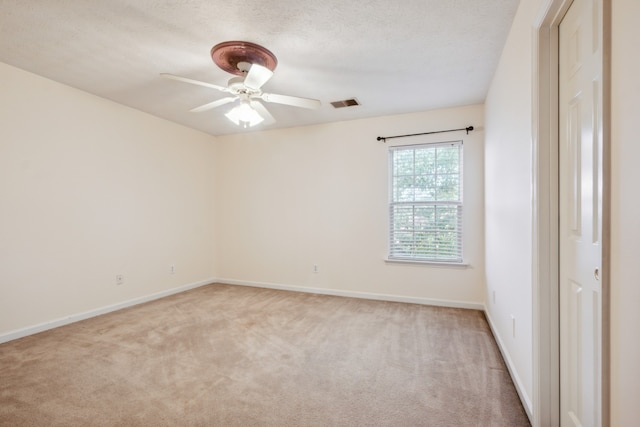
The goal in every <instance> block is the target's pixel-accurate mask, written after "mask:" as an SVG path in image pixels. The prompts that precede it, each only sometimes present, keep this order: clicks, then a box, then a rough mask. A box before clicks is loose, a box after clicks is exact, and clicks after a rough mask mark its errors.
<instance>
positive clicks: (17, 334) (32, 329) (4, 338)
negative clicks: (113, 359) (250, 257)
mask: <svg viewBox="0 0 640 427" xmlns="http://www.w3.org/2000/svg"><path fill="white" fill-rule="evenodd" d="M214 282H216V279H213V278H212V279H207V280H202V281H199V282H195V283H189V284H187V285H183V286H179V287H177V288H172V289H167V290H166V291H161V292H156V293H154V294H151V295H145V296H143V297H139V298H134V299H131V300H128V301H123V302H120V303H117V304H112V305H108V306H106V307H101V308H97V309H95V310H89V311H85V312H83V313H78V314H72V315H71V316H67V317H63V318H60V319H56V320H52V321H49V322H44V323H40V324H38V325H34V326H28V327H26V328H22V329H18V330H15V331H11V332H7V333H4V334H0V344H2V343H4V342H8V341H12V340H16V339H18V338H23V337H26V336H29V335H33V334H37V333H39V332H44V331H47V330H49V329H53V328H57V327H59V326H64V325H68V324H70V323H74V322H79V321H80V320H85V319H89V318H91V317H96V316H100V315H101V314H107V313H110V312H112V311H116V310H121V309H123V308H127V307H132V306H134V305H138V304H142V303H145V302H149V301H153V300H156V299H159V298H164V297H167V296H169V295H173V294H177V293H180V292H184V291H188V290H189V289H195V288H198V287H200V286H204V285H208V284H210V283H214Z"/></svg>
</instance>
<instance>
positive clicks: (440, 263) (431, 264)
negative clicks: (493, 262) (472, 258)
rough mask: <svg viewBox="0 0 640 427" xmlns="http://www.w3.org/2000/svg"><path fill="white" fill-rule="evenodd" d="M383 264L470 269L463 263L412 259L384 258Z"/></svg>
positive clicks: (469, 266) (468, 265)
mask: <svg viewBox="0 0 640 427" xmlns="http://www.w3.org/2000/svg"><path fill="white" fill-rule="evenodd" d="M384 262H386V263H389V264H409V265H423V266H425V267H449V268H471V265H470V264H467V263H465V262H444V261H417V260H412V259H396V258H385V260H384Z"/></svg>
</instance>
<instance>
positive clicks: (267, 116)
mask: <svg viewBox="0 0 640 427" xmlns="http://www.w3.org/2000/svg"><path fill="white" fill-rule="evenodd" d="M249 105H251V108H253V109H254V110H256V111H257V112H258V114H260V116H262V118H263V119H264V122H263V123H264V124H265V125H270V124H271V123H275V121H276V119H275V118H274V117H273V116H272V115H271V113H270V112H269V110H267V109H266V108H265V106H264V105H262V104H261V103H260V102H258V101H251V102H250V103H249Z"/></svg>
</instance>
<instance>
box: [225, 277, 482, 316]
mask: <svg viewBox="0 0 640 427" xmlns="http://www.w3.org/2000/svg"><path fill="white" fill-rule="evenodd" d="M218 283H225V284H228V285H239V286H252V287H255V288H268V289H279V290H283V291H294V292H307V293H311V294H322V295H334V296H339V297H349V298H362V299H371V300H379V301H393V302H407V303H411V304H423V305H435V306H440V307H453V308H468V309H473V310H483V311H484V304H480V303H474V302H465V301H449V300H440V299H432V298H420V297H407V296H400V295H391V294H374V293H370V292H359V291H345V290H341V289H327V288H310V287H306V286H296V285H284V284H280V283H265V282H250V281H246V280H234V279H218Z"/></svg>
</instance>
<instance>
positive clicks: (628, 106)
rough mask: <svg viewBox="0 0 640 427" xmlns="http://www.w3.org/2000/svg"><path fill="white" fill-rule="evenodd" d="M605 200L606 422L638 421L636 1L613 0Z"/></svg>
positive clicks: (639, 88) (639, 31) (639, 11)
mask: <svg viewBox="0 0 640 427" xmlns="http://www.w3.org/2000/svg"><path fill="white" fill-rule="evenodd" d="M612 6H613V17H612V21H613V22H612V32H613V35H612V36H613V39H612V76H611V81H612V96H611V98H612V99H611V115H612V123H611V128H612V135H611V145H612V147H611V148H612V164H611V174H612V191H611V193H612V200H611V211H612V212H611V231H612V247H611V375H612V376H611V413H612V422H611V425H612V426H636V425H638V424H639V423H640V421H639V420H640V405H638V397H639V396H640V363H639V361H640V334H639V333H638V325H640V263H639V262H638V253H639V250H638V246H639V242H640V197H639V194H640V193H639V191H638V183H640V168H639V167H638V161H639V160H640V144H639V143H638V126H637V123H638V119H639V118H640V104H639V102H638V99H640V79H639V77H638V76H640V57H639V56H638V54H637V50H638V40H640V27H638V17H639V16H640V2H639V1H638V0H613V1H612Z"/></svg>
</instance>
